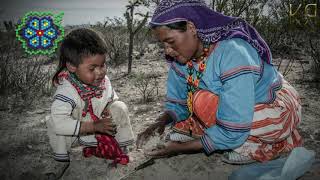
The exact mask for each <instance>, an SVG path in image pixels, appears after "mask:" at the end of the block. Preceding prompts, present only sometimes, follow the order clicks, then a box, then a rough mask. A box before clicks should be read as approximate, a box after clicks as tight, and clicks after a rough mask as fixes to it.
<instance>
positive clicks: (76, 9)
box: [0, 0, 209, 25]
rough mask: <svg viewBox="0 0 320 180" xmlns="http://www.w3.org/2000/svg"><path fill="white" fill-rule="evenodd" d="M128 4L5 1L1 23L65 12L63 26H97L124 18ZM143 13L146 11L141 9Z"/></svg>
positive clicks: (116, 0) (78, 0) (118, 1)
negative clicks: (35, 14) (38, 13)
mask: <svg viewBox="0 0 320 180" xmlns="http://www.w3.org/2000/svg"><path fill="white" fill-rule="evenodd" d="M2 1H3V0H2ZM206 1H207V2H209V0H206ZM127 4H128V0H4V2H1V7H0V21H3V20H12V21H14V22H17V21H18V19H21V18H22V17H23V16H24V14H25V13H27V12H29V11H52V12H54V13H57V12H60V11H63V12H64V16H63V25H75V24H95V23H96V22H98V21H100V22H103V21H104V19H105V17H111V18H112V17H115V16H117V17H122V16H123V13H124V12H125V10H126V8H125V6H126V5H127ZM143 11H146V9H140V12H143Z"/></svg>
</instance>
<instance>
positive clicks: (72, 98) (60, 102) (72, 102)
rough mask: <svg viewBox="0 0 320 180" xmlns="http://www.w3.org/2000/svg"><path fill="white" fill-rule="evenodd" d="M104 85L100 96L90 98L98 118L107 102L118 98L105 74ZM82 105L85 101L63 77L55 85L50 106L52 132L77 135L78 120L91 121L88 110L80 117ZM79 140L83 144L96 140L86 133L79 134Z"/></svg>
mask: <svg viewBox="0 0 320 180" xmlns="http://www.w3.org/2000/svg"><path fill="white" fill-rule="evenodd" d="M105 86H106V89H105V90H104V91H103V94H102V97H101V98H95V97H94V98H92V99H91V102H92V107H93V111H94V114H95V115H96V116H98V117H99V118H100V117H101V113H102V112H103V110H104V108H105V107H106V106H107V104H108V103H110V102H112V101H116V100H118V99H119V98H118V96H117V94H116V92H115V91H114V90H113V88H112V86H111V82H110V80H109V78H108V77H107V76H105ZM84 106H85V102H84V101H83V100H82V99H81V97H80V95H79V94H78V92H77V90H76V89H75V88H74V87H73V85H72V84H71V83H70V82H69V81H67V80H65V79H64V80H63V81H62V82H61V85H59V86H58V87H57V90H56V92H55V94H54V101H53V103H52V106H51V118H50V120H51V121H52V123H51V124H52V126H53V127H52V128H53V129H54V132H55V133H56V134H57V135H62V136H70V137H71V136H78V135H79V131H80V122H81V121H92V119H91V117H90V113H89V112H87V114H86V116H85V117H82V110H83V108H84ZM72 139H73V138H72ZM79 142H80V143H81V144H83V145H95V144H96V143H97V140H96V139H95V137H94V135H88V136H80V137H79Z"/></svg>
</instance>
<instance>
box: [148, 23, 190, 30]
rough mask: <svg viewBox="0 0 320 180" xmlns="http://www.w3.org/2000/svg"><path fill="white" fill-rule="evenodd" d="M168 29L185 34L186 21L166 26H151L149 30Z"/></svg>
mask: <svg viewBox="0 0 320 180" xmlns="http://www.w3.org/2000/svg"><path fill="white" fill-rule="evenodd" d="M162 26H165V27H168V28H170V29H174V30H180V31H182V32H185V31H186V30H187V21H179V22H174V23H171V24H166V25H152V26H151V29H156V28H157V27H162Z"/></svg>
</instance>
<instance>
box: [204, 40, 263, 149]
mask: <svg viewBox="0 0 320 180" xmlns="http://www.w3.org/2000/svg"><path fill="white" fill-rule="evenodd" d="M220 45H221V46H224V48H221V49H222V53H221V56H220V59H219V60H218V61H217V63H215V64H214V65H215V66H217V68H216V69H219V71H220V72H219V75H220V76H219V77H220V81H221V82H222V90H221V93H220V94H219V105H218V110H217V121H216V125H215V126H212V127H210V128H208V129H206V130H205V135H203V136H202V137H201V142H202V144H203V147H204V149H205V151H206V153H208V154H209V153H211V152H212V151H214V150H217V149H220V150H225V149H235V148H237V147H239V146H241V145H242V144H243V143H244V142H245V141H246V139H247V138H248V136H249V132H250V129H251V123H252V119H253V113H254V106H255V85H256V83H257V82H258V80H259V78H260V75H261V69H260V57H259V56H258V53H257V51H256V50H255V49H254V48H253V47H252V46H251V45H250V44H248V43H247V42H245V41H244V40H241V39H232V40H227V41H223V42H221V44H220Z"/></svg>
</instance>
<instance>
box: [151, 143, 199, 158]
mask: <svg viewBox="0 0 320 180" xmlns="http://www.w3.org/2000/svg"><path fill="white" fill-rule="evenodd" d="M201 150H202V144H201V142H200V140H193V141H189V142H184V143H182V142H174V141H169V142H167V143H166V144H165V145H163V146H162V147H160V148H157V149H155V150H147V151H146V152H145V154H146V155H147V156H151V157H155V158H161V157H168V156H173V155H178V154H180V153H195V152H199V151H201Z"/></svg>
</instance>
